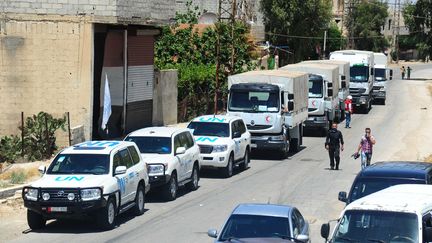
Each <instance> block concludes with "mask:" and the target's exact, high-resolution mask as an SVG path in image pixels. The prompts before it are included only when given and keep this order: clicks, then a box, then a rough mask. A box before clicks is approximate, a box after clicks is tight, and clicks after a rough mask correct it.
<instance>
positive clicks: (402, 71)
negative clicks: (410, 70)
mask: <svg viewBox="0 0 432 243" xmlns="http://www.w3.org/2000/svg"><path fill="white" fill-rule="evenodd" d="M400 70H401V74H402V79H405V67H404V66H402V67H401V69H400Z"/></svg>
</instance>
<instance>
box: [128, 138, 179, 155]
mask: <svg viewBox="0 0 432 243" xmlns="http://www.w3.org/2000/svg"><path fill="white" fill-rule="evenodd" d="M125 141H130V142H135V143H136V145H137V146H138V148H139V150H140V152H141V153H142V154H170V153H171V138H170V137H127V138H126V139H125Z"/></svg>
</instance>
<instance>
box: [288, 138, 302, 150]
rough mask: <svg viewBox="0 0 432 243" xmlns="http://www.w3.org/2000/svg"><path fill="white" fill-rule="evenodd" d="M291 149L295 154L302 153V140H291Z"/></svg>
mask: <svg viewBox="0 0 432 243" xmlns="http://www.w3.org/2000/svg"><path fill="white" fill-rule="evenodd" d="M290 145H291V146H290V149H291V151H293V152H298V151H300V139H298V138H293V139H291V144H290Z"/></svg>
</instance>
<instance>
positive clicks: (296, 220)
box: [208, 204, 309, 242]
mask: <svg viewBox="0 0 432 243" xmlns="http://www.w3.org/2000/svg"><path fill="white" fill-rule="evenodd" d="M208 235H209V236H210V237H213V238H216V240H215V242H226V241H232V240H241V242H277V241H272V238H276V239H285V240H292V241H295V242H309V224H308V223H307V222H306V220H305V219H304V218H303V216H302V215H301V213H300V212H299V210H298V209H297V208H295V207H291V206H287V205H274V204H239V205H238V206H237V207H236V208H235V209H234V211H233V212H232V213H231V215H230V217H229V218H228V220H227V221H226V222H225V224H224V226H223V227H222V230H221V233H220V234H218V232H217V230H215V229H211V230H209V231H208Z"/></svg>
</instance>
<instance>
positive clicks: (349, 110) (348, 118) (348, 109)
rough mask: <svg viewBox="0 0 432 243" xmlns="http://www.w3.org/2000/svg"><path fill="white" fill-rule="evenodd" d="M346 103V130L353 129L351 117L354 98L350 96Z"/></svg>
mask: <svg viewBox="0 0 432 243" xmlns="http://www.w3.org/2000/svg"><path fill="white" fill-rule="evenodd" d="M344 103H345V128H351V126H350V124H351V115H352V113H353V107H352V96H351V95H348V96H347V98H346V99H345V101H344Z"/></svg>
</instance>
